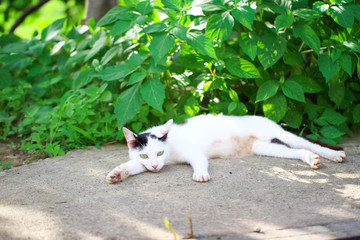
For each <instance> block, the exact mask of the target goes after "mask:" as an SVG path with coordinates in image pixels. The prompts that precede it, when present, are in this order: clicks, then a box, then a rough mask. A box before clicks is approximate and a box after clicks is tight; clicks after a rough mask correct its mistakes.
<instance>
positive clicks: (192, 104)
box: [184, 96, 200, 117]
mask: <svg viewBox="0 0 360 240" xmlns="http://www.w3.org/2000/svg"><path fill="white" fill-rule="evenodd" d="M184 110H185V113H186V114H187V115H188V116H190V117H193V116H195V115H196V114H197V113H198V112H199V111H200V105H199V102H198V100H197V99H196V97H195V96H191V97H189V98H188V99H187V100H186V103H185V107H184Z"/></svg>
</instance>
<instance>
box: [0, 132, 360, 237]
mask: <svg viewBox="0 0 360 240" xmlns="http://www.w3.org/2000/svg"><path fill="white" fill-rule="evenodd" d="M343 147H344V148H345V151H346V153H347V160H346V162H345V163H334V162H330V161H327V160H325V159H323V160H322V167H321V168H320V169H319V170H311V169H310V168H309V167H308V166H307V165H306V164H304V163H302V162H300V161H297V160H286V159H277V158H268V157H257V156H248V157H244V158H241V159H216V160H212V161H211V162H210V174H211V177H212V179H211V181H210V182H208V183H195V182H193V181H192V180H191V177H192V170H191V168H190V167H189V166H187V165H172V166H166V167H164V168H163V169H162V170H161V171H160V172H159V173H150V172H147V173H143V174H140V175H137V176H132V177H130V178H128V179H126V180H125V181H124V182H121V183H117V184H108V183H106V182H105V176H106V174H107V173H108V171H110V170H111V169H112V168H113V167H115V166H116V165H118V164H120V163H121V162H124V161H126V160H127V148H126V146H123V145H114V146H107V147H103V148H102V149H101V150H98V149H95V148H91V149H90V150H76V151H72V152H70V153H68V154H67V155H66V156H63V157H55V158H52V159H45V160H41V161H38V162H35V163H32V164H29V165H25V166H22V167H17V168H13V169H10V170H7V171H2V172H0V239H56V240H57V239H90V240H91V239H99V240H100V239H108V240H116V239H174V237H173V234H172V233H171V231H170V230H168V229H167V228H166V227H165V224H164V219H165V218H167V219H168V220H169V222H170V226H171V227H172V228H173V229H174V231H175V232H176V235H177V239H182V238H186V237H187V233H188V232H190V223H189V220H188V218H189V217H191V218H192V222H193V232H194V236H195V237H196V238H200V239H214V240H215V239H228V240H230V239H305V238H307V239H335V238H337V239H338V238H348V237H355V236H360V160H359V156H360V134H357V136H356V137H353V138H350V139H347V140H346V141H345V143H344V144H343Z"/></svg>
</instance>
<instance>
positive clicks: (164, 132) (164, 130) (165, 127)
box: [159, 119, 174, 142]
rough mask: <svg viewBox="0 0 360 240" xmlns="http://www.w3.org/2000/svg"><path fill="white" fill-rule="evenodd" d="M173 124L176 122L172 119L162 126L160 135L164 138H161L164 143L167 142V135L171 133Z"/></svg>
mask: <svg viewBox="0 0 360 240" xmlns="http://www.w3.org/2000/svg"><path fill="white" fill-rule="evenodd" d="M173 123H174V120H172V119H170V120H169V121H167V122H166V123H165V124H164V125H162V126H160V134H161V136H162V137H160V138H159V139H160V140H161V141H163V142H164V141H166V138H167V134H168V132H169V131H170V128H171V126H172V125H173Z"/></svg>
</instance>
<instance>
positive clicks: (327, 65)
mask: <svg viewBox="0 0 360 240" xmlns="http://www.w3.org/2000/svg"><path fill="white" fill-rule="evenodd" d="M318 66H319V70H320V72H321V73H322V75H323V76H324V78H325V80H326V82H329V81H330V80H331V79H332V77H333V76H335V74H336V73H337V71H338V69H339V63H338V62H336V63H334V62H333V61H332V58H331V55H330V53H329V52H324V53H322V54H320V55H319V57H318Z"/></svg>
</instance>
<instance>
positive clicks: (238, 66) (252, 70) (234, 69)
mask: <svg viewBox="0 0 360 240" xmlns="http://www.w3.org/2000/svg"><path fill="white" fill-rule="evenodd" d="M224 62H225V66H226V68H227V69H228V70H229V72H230V73H231V74H233V75H236V76H238V77H241V78H259V77H260V73H259V71H258V70H257V68H256V67H255V66H254V65H253V64H252V63H251V62H249V61H247V60H245V59H242V58H230V59H226V60H224Z"/></svg>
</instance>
